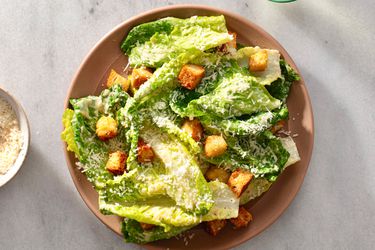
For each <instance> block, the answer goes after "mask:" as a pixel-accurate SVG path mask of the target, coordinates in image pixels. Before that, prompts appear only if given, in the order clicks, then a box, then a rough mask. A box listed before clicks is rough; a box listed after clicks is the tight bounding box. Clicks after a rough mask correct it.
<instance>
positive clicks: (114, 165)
mask: <svg viewBox="0 0 375 250" xmlns="http://www.w3.org/2000/svg"><path fill="white" fill-rule="evenodd" d="M127 158H128V156H127V155H126V154H125V153H124V152H122V151H116V152H114V153H111V154H109V158H108V161H107V164H106V165H105V168H106V169H107V170H108V171H109V172H111V173H112V174H114V175H122V174H123V173H124V172H125V167H126V159H127Z"/></svg>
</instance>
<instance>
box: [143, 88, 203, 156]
mask: <svg viewBox="0 0 375 250" xmlns="http://www.w3.org/2000/svg"><path fill="white" fill-rule="evenodd" d="M168 97H169V94H166V95H164V96H163V97H161V98H160V99H157V100H155V101H153V102H150V104H148V105H147V107H146V108H144V109H141V110H140V111H139V112H140V113H141V114H142V116H144V117H147V118H148V119H149V120H152V121H153V123H154V124H155V125H156V126H158V127H159V128H161V129H162V131H163V132H165V133H168V134H171V135H174V136H176V137H177V138H178V139H179V140H180V141H181V142H182V143H184V144H185V146H186V147H187V148H188V149H189V150H190V153H192V154H198V153H200V152H201V148H200V146H199V144H198V143H197V142H196V141H194V139H193V138H192V137H191V136H190V135H189V134H188V133H186V132H185V131H183V130H182V129H181V128H180V124H181V123H182V119H181V117H179V116H178V115H177V114H176V113H174V112H173V111H172V110H171V108H170V107H169V103H168V102H169V98H168ZM147 118H146V119H147Z"/></svg>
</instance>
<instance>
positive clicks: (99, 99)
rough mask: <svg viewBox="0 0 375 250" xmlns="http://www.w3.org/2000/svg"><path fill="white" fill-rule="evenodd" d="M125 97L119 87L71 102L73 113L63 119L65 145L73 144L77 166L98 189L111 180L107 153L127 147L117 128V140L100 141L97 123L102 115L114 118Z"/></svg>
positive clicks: (123, 103) (123, 136)
mask: <svg viewBox="0 0 375 250" xmlns="http://www.w3.org/2000/svg"><path fill="white" fill-rule="evenodd" d="M128 97H129V96H128V94H127V93H126V92H124V91H123V90H122V88H121V87H120V86H118V85H115V86H113V87H112V88H110V89H106V90H104V91H103V92H102V93H101V95H100V96H88V97H84V98H79V99H72V100H71V104H72V106H73V109H74V111H66V112H68V113H67V114H68V115H65V117H63V119H64V124H65V130H64V132H63V134H62V136H64V138H66V139H67V143H68V145H75V147H76V148H74V146H73V148H74V150H75V151H74V152H75V154H76V156H77V158H78V160H79V161H80V162H79V166H80V167H81V168H82V172H84V173H85V174H86V176H87V179H88V180H89V181H90V182H92V183H93V184H94V186H95V187H96V188H97V189H99V188H103V187H104V186H105V182H106V181H107V180H110V179H112V174H111V173H109V172H108V171H107V170H106V169H105V164H106V162H107V160H108V155H109V152H112V151H115V150H119V149H121V150H125V149H126V148H127V144H126V140H125V131H124V130H125V128H123V127H120V128H119V133H118V135H117V137H115V138H113V139H110V140H108V141H107V142H104V141H101V140H99V139H98V138H97V136H96V133H95V129H96V122H97V120H98V119H99V118H100V116H102V115H110V116H112V117H114V118H115V119H116V117H117V111H118V109H120V107H122V106H123V105H125V102H126V100H127V99H128ZM72 112H73V113H72ZM68 118H69V119H70V122H68ZM69 125H70V127H69ZM67 132H69V136H67ZM72 135H73V138H74V144H72V138H71V136H72Z"/></svg>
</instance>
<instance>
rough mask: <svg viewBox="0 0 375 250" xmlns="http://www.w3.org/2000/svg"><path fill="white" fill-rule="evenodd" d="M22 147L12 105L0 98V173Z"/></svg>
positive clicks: (7, 166)
mask: <svg viewBox="0 0 375 250" xmlns="http://www.w3.org/2000/svg"><path fill="white" fill-rule="evenodd" d="M21 147H22V138H21V131H20V127H19V124H18V120H17V116H16V114H15V113H14V111H13V110H12V107H11V106H10V104H9V103H8V102H6V101H5V100H4V99H2V98H0V175H4V174H5V173H6V172H7V171H8V170H9V169H10V168H11V166H12V165H13V163H14V162H15V161H16V159H17V157H18V154H19V152H20V150H21Z"/></svg>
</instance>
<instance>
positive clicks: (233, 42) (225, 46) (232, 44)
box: [219, 31, 237, 52]
mask: <svg viewBox="0 0 375 250" xmlns="http://www.w3.org/2000/svg"><path fill="white" fill-rule="evenodd" d="M228 34H229V35H232V36H233V40H231V41H229V42H227V43H225V44H223V45H221V46H220V47H219V51H221V52H228V51H229V49H230V48H234V49H237V33H236V32H231V31H229V32H228Z"/></svg>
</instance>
